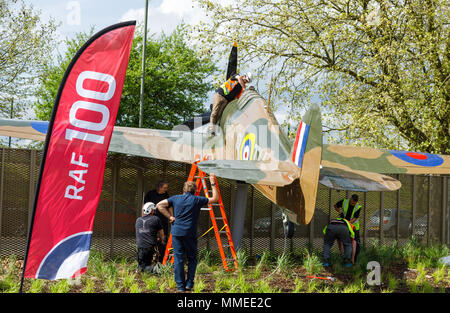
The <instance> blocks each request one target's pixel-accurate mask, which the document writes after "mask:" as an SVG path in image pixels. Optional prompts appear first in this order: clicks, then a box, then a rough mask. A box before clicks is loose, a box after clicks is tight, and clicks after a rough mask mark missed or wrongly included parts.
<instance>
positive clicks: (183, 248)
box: [172, 236, 197, 289]
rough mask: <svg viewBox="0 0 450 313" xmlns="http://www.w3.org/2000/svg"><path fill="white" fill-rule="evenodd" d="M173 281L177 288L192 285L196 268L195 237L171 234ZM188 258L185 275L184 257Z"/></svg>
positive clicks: (190, 286)
mask: <svg viewBox="0 0 450 313" xmlns="http://www.w3.org/2000/svg"><path fill="white" fill-rule="evenodd" d="M172 246H173V256H174V272H175V282H176V283H177V288H178V289H185V288H186V286H187V287H188V288H192V287H194V277H195V271H196V269H197V238H196V237H191V236H172ZM185 256H186V257H187V260H188V271H187V277H185V272H184V258H185Z"/></svg>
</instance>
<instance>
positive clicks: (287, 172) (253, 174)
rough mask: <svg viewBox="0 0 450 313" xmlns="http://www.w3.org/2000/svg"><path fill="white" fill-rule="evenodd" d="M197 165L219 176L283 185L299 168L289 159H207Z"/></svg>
mask: <svg viewBox="0 0 450 313" xmlns="http://www.w3.org/2000/svg"><path fill="white" fill-rule="evenodd" d="M198 167H199V168H200V169H201V170H202V171H204V172H207V173H214V174H215V175H217V176H219V177H223V178H228V179H234V180H241V181H245V182H246V183H249V184H258V185H270V186H285V185H288V184H291V183H292V182H293V181H294V180H295V179H296V178H298V177H299V176H300V169H299V168H298V167H297V166H296V165H295V164H294V163H292V162H290V161H278V162H276V161H253V160H208V161H202V162H200V163H198Z"/></svg>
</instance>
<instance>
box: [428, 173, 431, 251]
mask: <svg viewBox="0 0 450 313" xmlns="http://www.w3.org/2000/svg"><path fill="white" fill-rule="evenodd" d="M430 226H431V175H429V176H428V205H427V246H429V245H430V233H431V231H430V230H431V229H430Z"/></svg>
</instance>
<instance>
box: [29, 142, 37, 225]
mask: <svg viewBox="0 0 450 313" xmlns="http://www.w3.org/2000/svg"><path fill="white" fill-rule="evenodd" d="M35 167H36V150H30V184H29V186H28V188H29V189H28V219H27V221H28V222H27V229H30V223H31V214H32V211H33V202H34V192H35V188H34V171H35Z"/></svg>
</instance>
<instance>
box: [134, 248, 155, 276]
mask: <svg viewBox="0 0 450 313" xmlns="http://www.w3.org/2000/svg"><path fill="white" fill-rule="evenodd" d="M154 252H155V246H152V247H150V248H138V252H137V261H138V265H139V268H140V269H141V271H144V270H145V268H146V267H147V266H150V265H152V263H153V254H154Z"/></svg>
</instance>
